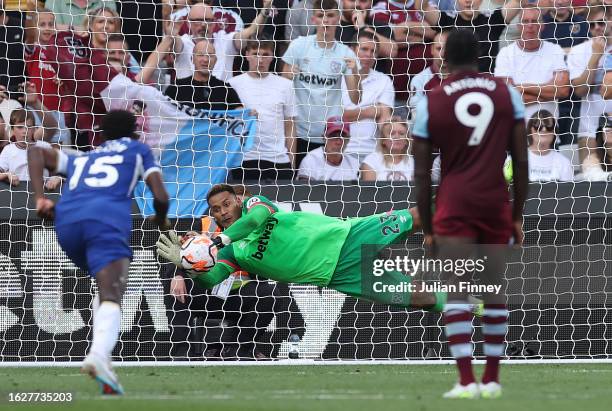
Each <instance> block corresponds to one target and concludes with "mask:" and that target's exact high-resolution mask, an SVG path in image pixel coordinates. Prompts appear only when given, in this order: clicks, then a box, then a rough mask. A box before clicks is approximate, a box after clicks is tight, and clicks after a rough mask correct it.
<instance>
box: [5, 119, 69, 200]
mask: <svg viewBox="0 0 612 411" xmlns="http://www.w3.org/2000/svg"><path fill="white" fill-rule="evenodd" d="M45 119H46V120H47V122H46V123H45V126H44V127H36V126H35V125H34V116H33V115H32V113H31V112H29V111H26V110H25V109H23V108H21V109H17V110H13V112H12V113H11V117H10V124H9V125H10V133H11V141H12V142H11V143H9V144H8V145H7V146H6V147H4V149H3V150H2V152H1V153H0V181H2V180H4V181H7V182H8V183H9V184H11V185H18V184H19V183H20V182H21V181H30V173H29V171H28V153H27V151H28V150H27V149H28V146H29V145H32V144H36V145H41V146H46V147H49V143H47V142H45V141H43V137H44V136H45V133H49V132H51V133H54V132H55V130H54V128H55V127H56V126H57V124H56V123H55V120H54V118H53V116H45ZM49 130H50V131H49ZM60 181H61V179H60V178H59V177H57V176H55V177H51V178H49V179H48V180H47V182H46V183H45V187H46V188H47V189H48V190H54V189H56V188H57V187H58V186H59V184H60Z"/></svg>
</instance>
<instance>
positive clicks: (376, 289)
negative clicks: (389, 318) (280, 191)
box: [328, 210, 446, 311]
mask: <svg viewBox="0 0 612 411" xmlns="http://www.w3.org/2000/svg"><path fill="white" fill-rule="evenodd" d="M350 221H351V230H350V232H349V234H348V236H347V238H346V241H345V242H344V245H343V247H342V250H341V251H340V257H339V260H338V264H337V265H336V270H335V272H334V275H333V276H332V280H331V282H330V284H329V285H328V287H329V288H333V289H335V290H337V291H340V292H342V293H344V294H347V295H351V296H353V297H356V298H364V299H367V300H370V301H374V302H378V303H381V304H387V305H394V306H400V307H405V308H409V307H410V308H422V309H426V310H431V311H442V308H443V307H444V303H445V302H446V293H444V292H439V293H438V292H436V293H431V292H424V291H421V283H415V284H412V277H410V276H408V275H404V274H402V273H401V272H399V271H397V270H390V269H382V268H381V267H377V265H376V263H377V261H383V259H381V258H379V252H380V251H381V250H383V249H384V248H386V247H388V246H390V245H392V244H397V243H401V242H403V241H404V240H405V239H406V237H407V236H408V234H410V232H411V231H412V214H411V212H410V211H409V210H398V211H393V212H388V213H383V214H377V215H373V216H369V217H363V218H357V219H352V220H350Z"/></svg>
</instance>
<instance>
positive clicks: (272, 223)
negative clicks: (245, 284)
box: [251, 216, 278, 260]
mask: <svg viewBox="0 0 612 411" xmlns="http://www.w3.org/2000/svg"><path fill="white" fill-rule="evenodd" d="M277 224H278V220H277V219H276V217H274V216H270V217H268V221H266V226H265V227H264V231H263V233H261V235H260V236H259V238H258V239H257V244H258V245H257V251H255V252H254V253H253V254H251V257H253V258H256V259H257V260H262V259H263V258H264V253H265V252H266V250H267V249H268V243H269V242H270V237H271V236H272V230H274V227H276V225H277Z"/></svg>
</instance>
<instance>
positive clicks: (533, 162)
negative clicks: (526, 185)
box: [527, 110, 574, 181]
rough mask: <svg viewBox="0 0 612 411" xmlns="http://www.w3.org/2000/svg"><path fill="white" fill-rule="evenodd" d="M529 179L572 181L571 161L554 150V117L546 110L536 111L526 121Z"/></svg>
mask: <svg viewBox="0 0 612 411" xmlns="http://www.w3.org/2000/svg"><path fill="white" fill-rule="evenodd" d="M527 130H528V133H529V134H528V137H527V141H528V142H529V152H528V153H529V156H528V160H529V181H574V169H573V167H572V163H571V161H569V160H568V159H567V157H565V156H564V155H563V154H561V153H559V152H558V151H556V150H555V149H554V148H553V146H554V143H555V119H554V118H553V116H552V113H550V112H549V111H546V110H541V111H538V112H536V113H535V114H534V115H533V116H532V117H531V118H530V119H529V121H528V122H527Z"/></svg>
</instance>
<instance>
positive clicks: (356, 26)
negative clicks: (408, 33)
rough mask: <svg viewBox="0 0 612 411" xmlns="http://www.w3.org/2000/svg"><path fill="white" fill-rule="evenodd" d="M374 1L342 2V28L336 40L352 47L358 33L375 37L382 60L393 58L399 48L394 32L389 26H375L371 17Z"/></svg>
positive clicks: (356, 0) (344, 0) (337, 32)
mask: <svg viewBox="0 0 612 411" xmlns="http://www.w3.org/2000/svg"><path fill="white" fill-rule="evenodd" d="M371 9H372V0H342V14H341V17H340V27H339V28H338V29H337V30H336V40H338V41H341V42H342V43H344V44H347V45H350V43H351V42H352V41H353V39H354V38H355V36H356V35H357V32H358V31H366V32H368V33H371V34H373V35H374V38H375V40H376V43H378V44H377V46H378V55H379V56H380V57H382V58H393V57H395V56H396V54H397V47H396V44H395V42H394V41H393V30H392V29H391V27H390V26H389V25H388V24H377V25H373V21H372V18H371V16H370V10H371Z"/></svg>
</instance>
